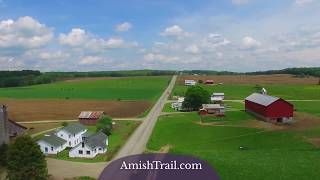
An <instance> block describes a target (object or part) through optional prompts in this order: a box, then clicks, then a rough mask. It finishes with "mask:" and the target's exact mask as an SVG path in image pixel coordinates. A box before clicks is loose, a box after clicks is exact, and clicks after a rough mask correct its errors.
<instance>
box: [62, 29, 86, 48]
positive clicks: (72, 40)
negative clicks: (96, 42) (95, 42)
mask: <svg viewBox="0 0 320 180" xmlns="http://www.w3.org/2000/svg"><path fill="white" fill-rule="evenodd" d="M89 39H90V37H89V35H88V34H87V33H86V31H85V30H83V29H80V28H73V29H72V30H71V31H70V32H69V33H68V34H63V33H61V34H60V35H59V42H60V43H61V44H64V45H69V46H72V47H76V46H82V45H83V44H84V43H87V41H88V40H89Z"/></svg>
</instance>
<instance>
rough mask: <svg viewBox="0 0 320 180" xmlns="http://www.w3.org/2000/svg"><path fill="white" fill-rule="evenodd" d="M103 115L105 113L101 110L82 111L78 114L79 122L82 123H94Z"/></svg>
mask: <svg viewBox="0 0 320 180" xmlns="http://www.w3.org/2000/svg"><path fill="white" fill-rule="evenodd" d="M104 115H106V113H105V112H103V111H82V112H81V113H80V115H79V122H80V123H81V124H84V125H95V124H96V123H97V121H98V120H99V119H100V118H101V117H102V116H104Z"/></svg>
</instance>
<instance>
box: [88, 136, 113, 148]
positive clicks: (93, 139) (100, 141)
mask: <svg viewBox="0 0 320 180" xmlns="http://www.w3.org/2000/svg"><path fill="white" fill-rule="evenodd" d="M107 138H108V136H107V135H105V134H104V133H103V132H98V133H95V134H93V135H91V136H89V137H88V138H87V139H86V140H85V144H86V145H88V146H89V147H90V148H92V149H94V148H96V147H105V146H106V140H107Z"/></svg>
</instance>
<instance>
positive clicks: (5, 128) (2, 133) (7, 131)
mask: <svg viewBox="0 0 320 180" xmlns="http://www.w3.org/2000/svg"><path fill="white" fill-rule="evenodd" d="M26 130H27V128H26V127H24V126H22V125H20V124H18V123H16V122H14V121H12V120H10V119H8V112H7V107H6V106H5V105H0V144H3V143H9V140H10V139H11V138H14V137H16V136H18V135H20V134H23V133H24V132H25V131H26Z"/></svg>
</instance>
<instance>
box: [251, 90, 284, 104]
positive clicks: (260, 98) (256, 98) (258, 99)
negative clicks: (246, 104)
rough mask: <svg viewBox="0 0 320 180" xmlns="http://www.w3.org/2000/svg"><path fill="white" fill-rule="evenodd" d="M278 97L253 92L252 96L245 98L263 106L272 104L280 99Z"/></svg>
mask: <svg viewBox="0 0 320 180" xmlns="http://www.w3.org/2000/svg"><path fill="white" fill-rule="evenodd" d="M279 99H280V98H278V97H273V96H268V95H263V94H259V93H253V94H251V95H250V96H248V97H247V98H246V99H245V100H248V101H251V102H254V103H257V104H261V105H263V106H269V105H270V104H272V103H274V102H275V101H277V100H279Z"/></svg>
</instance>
